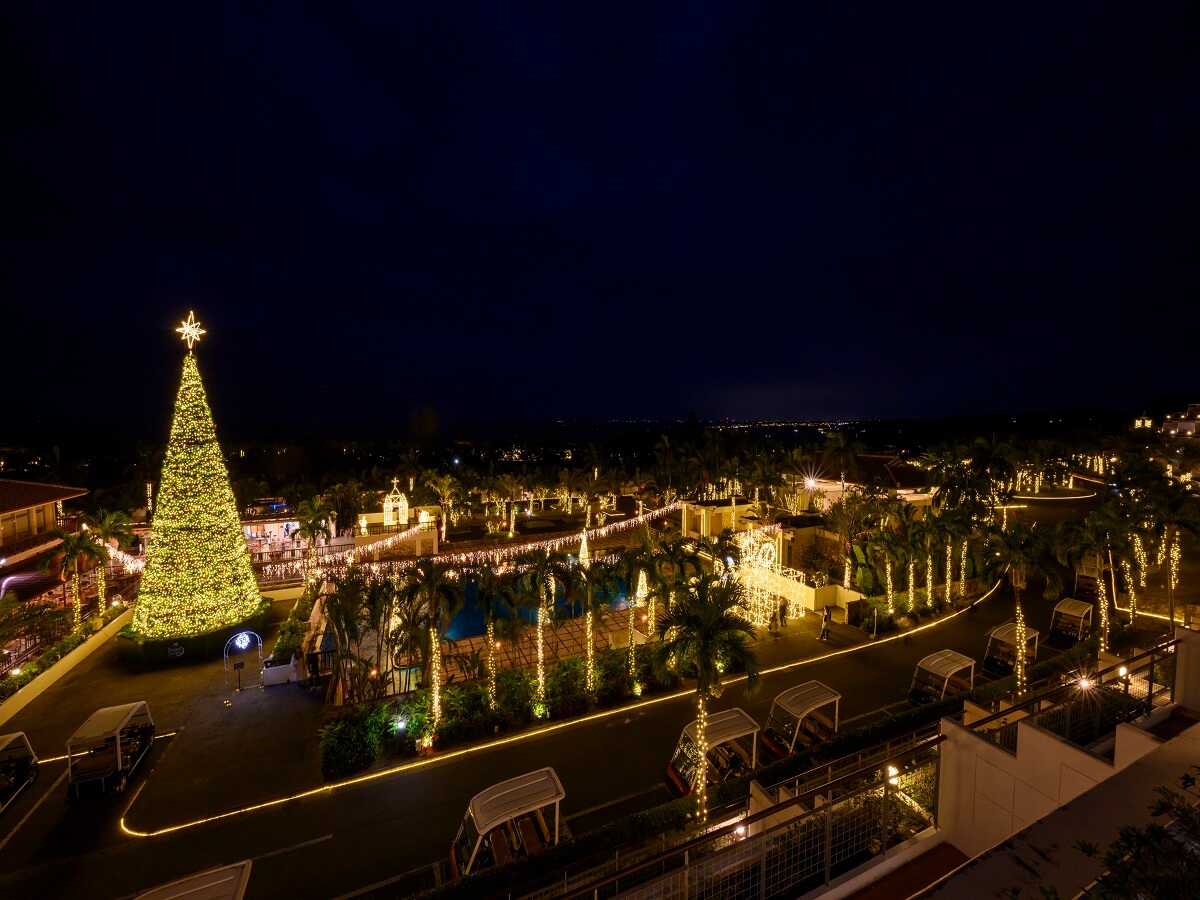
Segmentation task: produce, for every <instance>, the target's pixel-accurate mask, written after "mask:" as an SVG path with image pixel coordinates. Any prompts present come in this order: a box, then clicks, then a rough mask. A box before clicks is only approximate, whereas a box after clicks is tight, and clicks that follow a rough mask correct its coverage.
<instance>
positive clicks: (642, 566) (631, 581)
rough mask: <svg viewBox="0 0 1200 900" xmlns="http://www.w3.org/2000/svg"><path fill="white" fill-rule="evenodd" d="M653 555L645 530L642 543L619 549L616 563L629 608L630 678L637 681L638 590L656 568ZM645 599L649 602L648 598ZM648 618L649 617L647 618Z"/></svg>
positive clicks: (645, 530)
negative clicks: (643, 580)
mask: <svg viewBox="0 0 1200 900" xmlns="http://www.w3.org/2000/svg"><path fill="white" fill-rule="evenodd" d="M653 554H654V551H653V548H652V546H651V544H650V536H649V534H648V529H643V530H642V539H641V541H640V542H639V543H637V544H635V545H634V546H632V547H621V548H620V549H618V550H617V553H616V559H615V561H614V567H615V570H616V574H617V577H619V578H620V579H621V581H622V582H624V584H625V598H626V603H627V605H628V608H629V677H630V678H635V679H636V677H637V645H636V642H635V640H634V632H635V629H636V626H637V612H636V603H637V601H638V599H639V597H638V588H639V587H640V585H641V583H642V579H644V578H645V577H646V575H647V574H648V573H649V572H650V571H651V570H652V569H653V567H654V562H653ZM643 599H646V600H647V601H648V600H649V598H648V597H646V598H643ZM648 618H649V616H647V619H648ZM650 630H651V629H650V628H649V627H648V626H647V636H649V633H650Z"/></svg>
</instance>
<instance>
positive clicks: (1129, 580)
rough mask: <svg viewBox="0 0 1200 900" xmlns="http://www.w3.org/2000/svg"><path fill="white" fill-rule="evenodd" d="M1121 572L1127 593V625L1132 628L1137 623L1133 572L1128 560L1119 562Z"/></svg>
mask: <svg viewBox="0 0 1200 900" xmlns="http://www.w3.org/2000/svg"><path fill="white" fill-rule="evenodd" d="M1121 571H1122V572H1123V573H1124V575H1125V588H1126V590H1128V591H1129V623H1130V625H1131V626H1132V625H1134V624H1136V622H1137V593H1136V592H1135V591H1134V589H1133V582H1134V578H1133V572H1132V571H1131V570H1130V566H1129V561H1128V560H1121Z"/></svg>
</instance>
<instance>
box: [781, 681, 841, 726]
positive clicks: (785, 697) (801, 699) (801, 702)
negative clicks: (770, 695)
mask: <svg viewBox="0 0 1200 900" xmlns="http://www.w3.org/2000/svg"><path fill="white" fill-rule="evenodd" d="M841 699H842V695H841V694H839V693H838V692H837V691H835V690H834V689H833V688H831V687H829V686H828V685H825V684H822V683H821V682H819V681H809V682H806V683H805V684H801V685H797V686H796V687H794V688H788V689H787V690H786V691H784V692H783V693H782V694H780V695H779V696H778V697H776V698H775V703H776V705H778V706H779V707H780V708H782V709H784V710H786V711H787V712H789V713H791V714H792V715H793V716H795V717H796V718H797V719H802V718H804V717H805V716H807V715H808V714H809V713H810V712H812V711H813V710H814V709H818V708H820V707H822V706H824V705H825V704H826V703H833V702H834V701H836V700H841Z"/></svg>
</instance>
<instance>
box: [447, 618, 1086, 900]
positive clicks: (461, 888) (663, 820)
mask: <svg viewBox="0 0 1200 900" xmlns="http://www.w3.org/2000/svg"><path fill="white" fill-rule="evenodd" d="M1097 643H1098V638H1096V637H1093V638H1092V639H1089V641H1088V642H1087V643H1084V644H1077V645H1076V646H1075V647H1072V648H1071V649H1070V650H1068V651H1067V652H1065V653H1063V654H1062V655H1060V656H1058V657H1055V658H1054V659H1051V660H1046V661H1045V662H1041V663H1037V664H1035V665H1033V666H1030V667H1029V669H1028V671H1027V673H1026V675H1027V680H1028V681H1030V682H1034V681H1038V680H1040V679H1042V678H1047V677H1050V676H1053V675H1056V674H1060V673H1062V672H1066V671H1069V670H1071V669H1073V668H1075V667H1076V666H1078V665H1079V664H1080V663H1082V662H1083V661H1084V660H1085V659H1087V658H1089V657H1091V656H1094V654H1095V648H1096V645H1097ZM1015 687H1016V677H1015V676H1009V677H1008V678H1002V679H1000V680H999V681H993V682H990V683H988V684H985V685H982V686H981V687H978V688H976V689H975V690H973V691H970V692H969V693H966V694H962V695H959V696H958V697H951V698H947V699H945V700H939V701H936V702H934V703H929V704H926V705H924V706H918V707H916V708H914V709H909V710H906V711H905V712H902V713H900V714H899V715H896V716H891V717H889V718H886V719H883V720H881V721H879V722H875V723H873V724H870V725H864V726H862V727H859V728H855V729H853V730H852V731H847V732H845V733H843V734H839V735H838V736H837V737H835V738H832V739H831V740H828V741H825V742H823V743H821V744H818V745H817V746H816V747H814V748H813V749H812V750H808V751H805V752H802V753H797V754H796V755H794V756H790V757H788V758H787V759H783V760H779V761H778V762H775V763H772V764H771V765H768V766H764V767H763V768H761V769H759V770H758V771H757V772H754V773H753V774H751V775H744V776H742V777H741V778H738V779H735V780H733V781H728V782H725V783H723V784H718V785H714V786H713V787H711V788H710V789H709V791H708V803H709V808H710V809H716V808H717V807H719V806H723V805H725V804H727V803H732V802H734V801H735V800H741V799H744V798H745V797H747V796H749V794H750V782H751V780H757V781H758V782H759V783H760V784H768V785H769V784H778V783H779V782H781V781H786V780H787V779H789V778H795V777H797V776H799V775H802V774H803V773H805V772H807V771H808V770H809V769H811V768H813V767H814V766H817V765H820V764H821V763H825V762H830V761H832V760H835V759H840V758H841V757H843V756H849V755H850V754H852V753H856V752H858V751H860V750H866V749H868V748H870V747H873V746H875V745H876V744H880V743H883V742H884V741H888V740H892V739H893V738H898V737H901V736H902V735H905V734H908V733H910V732H912V731H915V730H916V729H918V728H921V727H923V726H925V725H931V724H933V723H934V722H937V721H938V720H940V719H941V718H943V717H944V716H952V715H955V714H957V713H958V712H961V711H962V708H963V701H964V700H971V701H972V702H975V703H980V704H986V703H991V702H992V701H994V700H996V699H998V698H1000V697H1003V696H1004V695H1005V694H1007V693H1009V692H1011V691H1012V690H1013V688H1015ZM695 806H696V804H695V801H693V800H692V799H691V798H685V799H682V800H674V801H672V802H670V803H666V804H663V805H662V806H657V807H654V808H653V809H648V810H644V811H643V812H638V813H633V814H632V815H629V816H625V817H623V818H620V819H617V820H616V821H615V822H610V823H609V824H607V825H603V826H601V827H599V828H596V829H593V830H592V831H589V832H587V833H586V834H582V835H578V836H576V837H573V838H570V839H569V840H565V841H562V842H560V843H559V844H558V845H557V846H553V847H548V848H546V849H545V850H543V851H541V852H540V853H538V854H537V855H535V856H532V857H524V858H521V859H517V860H514V861H513V862H511V863H508V864H507V865H505V866H501V867H499V868H492V869H485V870H483V871H482V872H479V873H477V874H474V875H470V876H468V877H466V878H463V879H460V880H458V881H455V882H452V883H450V884H446V885H444V886H442V887H440V888H437V889H435V890H434V891H432V892H431V894H430V896H433V897H438V898H454V900H457V898H464V900H465V898H482V897H489V896H491V895H493V894H497V893H500V892H502V891H507V890H508V889H511V888H512V887H513V886H515V885H524V884H525V883H527V882H531V881H533V880H535V879H537V878H541V877H544V876H546V875H549V874H551V873H553V872H556V871H557V870H559V869H562V868H563V867H565V866H567V865H569V864H571V863H579V862H581V861H583V860H585V859H587V858H588V857H591V856H596V855H599V854H601V853H607V852H609V851H611V850H614V849H616V848H617V847H620V846H621V845H622V844H627V843H629V842H631V841H635V840H637V839H638V838H640V837H643V836H648V835H651V834H654V833H655V832H657V831H659V830H660V829H663V828H666V827H670V826H675V825H682V824H684V823H685V822H687V820H688V819H689V818H691V814H692V812H693V811H694V809H695Z"/></svg>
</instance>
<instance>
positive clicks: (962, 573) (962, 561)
mask: <svg viewBox="0 0 1200 900" xmlns="http://www.w3.org/2000/svg"><path fill="white" fill-rule="evenodd" d="M958 596H960V597H965V596H967V542H966V541H965V540H964V541H963V542H962V553H961V554H960V555H959V561H958Z"/></svg>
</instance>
